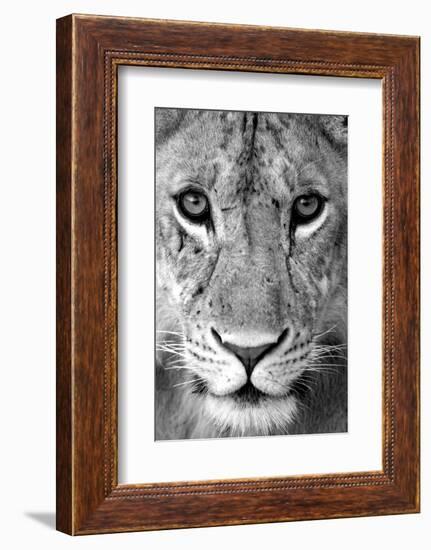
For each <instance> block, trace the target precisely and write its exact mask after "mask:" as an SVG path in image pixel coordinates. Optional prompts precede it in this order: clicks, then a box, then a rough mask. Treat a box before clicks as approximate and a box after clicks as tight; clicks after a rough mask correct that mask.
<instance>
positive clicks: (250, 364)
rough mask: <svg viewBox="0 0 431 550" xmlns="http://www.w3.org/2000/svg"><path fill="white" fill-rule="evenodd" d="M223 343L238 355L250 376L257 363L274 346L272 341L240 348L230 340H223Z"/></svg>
mask: <svg viewBox="0 0 431 550" xmlns="http://www.w3.org/2000/svg"><path fill="white" fill-rule="evenodd" d="M223 345H224V347H225V348H227V349H228V350H230V351H231V352H232V353H234V354H235V355H236V356H237V357H238V359H239V360H240V361H241V363H242V364H243V365H244V367H245V370H246V371H247V374H248V375H249V376H250V375H251V373H252V372H253V369H254V367H255V366H256V365H257V363H258V362H259V361H260V360H261V359H262V357H263V356H264V355H266V354H267V353H268V351H269V350H270V349H271V348H273V347H274V342H272V343H271V344H266V345H264V346H257V347H256V348H242V347H241V346H236V345H235V344H231V343H230V342H223Z"/></svg>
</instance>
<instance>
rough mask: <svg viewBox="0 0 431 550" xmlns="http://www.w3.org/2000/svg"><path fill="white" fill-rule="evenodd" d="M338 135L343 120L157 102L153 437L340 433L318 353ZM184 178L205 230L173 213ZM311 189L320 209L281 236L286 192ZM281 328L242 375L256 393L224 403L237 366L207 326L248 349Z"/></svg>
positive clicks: (325, 329) (334, 211)
mask: <svg viewBox="0 0 431 550" xmlns="http://www.w3.org/2000/svg"><path fill="white" fill-rule="evenodd" d="M346 132H347V129H346V119H345V117H330V116H316V115H290V114H283V115H276V114H267V113H239V112H223V111H197V110H179V109H157V111H156V146H157V150H156V204H157V210H156V259H157V296H156V304H157V311H156V321H157V330H158V333H157V338H158V343H159V348H158V352H157V365H156V438H157V439H182V438H198V437H221V436H240V435H268V434H284V433H318V432H337V431H345V430H346V429H347V372H346V359H345V353H343V354H342V353H341V352H340V349H341V348H339V347H337V348H327V349H328V350H330V349H334V350H335V349H336V350H337V352H334V354H331V353H330V352H329V351H328V352H327V353H325V348H322V350H323V351H322V354H323V355H322V354H321V355H320V357H318V358H317V350H318V349H320V346H322V345H325V344H331V345H337V346H339V345H345V344H346V340H347V324H346V314H347V304H346V301H347V138H346ZM190 182H192V183H193V185H198V186H200V187H202V188H203V189H204V190H205V192H206V194H207V196H208V197H209V199H210V203H211V213H212V219H213V222H212V223H213V227H212V228H211V229H207V230H205V229H203V228H195V227H192V226H189V225H187V224H185V223H183V221H182V220H181V219H180V217H179V216H178V214H177V213H176V212H175V201H174V197H175V195H176V193H178V190H180V189H182V188H183V187H184V186H185V185H188V184H189V183H190ZM315 188H317V190H318V191H319V192H321V193H322V194H324V195H325V196H327V197H328V201H327V206H326V207H325V208H327V210H326V211H325V212H326V214H325V215H326V217H325V218H324V219H323V221H322V222H319V223H321V225H319V226H318V227H316V228H313V230H312V232H311V233H310V229H307V228H305V230H302V229H301V228H299V229H298V230H297V232H296V233H295V234H291V232H290V229H289V228H290V227H291V226H290V212H291V206H292V202H293V200H294V198H295V197H296V196H298V194H301V193H305V192H307V191H309V190H313V189H315ZM301 231H302V233H301ZM307 231H308V232H309V233H307ZM286 327H287V334H288V335H290V336H288V337H286V343H285V347H284V348H283V350H282V351H283V353H281V350H280V353H279V354H278V355H277V354H276V353H275V352H274V357H272V358H268V359H266V360H262V361H261V363H262V365H260V364H259V365H258V366H256V368H255V371H254V373H253V376H254V377H255V381H256V383H257V384H260V388H259V389H261V388H265V392H267V393H268V395H269V397H268V399H265V400H263V401H262V400H261V401H260V402H259V403H257V404H256V406H254V407H253V406H251V405H248V404H246V405H244V404H241V405H238V406H236V405H235V403H236V402H233V401H232V399H231V397H230V394H231V392H232V391H236V389H237V388H239V387H240V386H241V385H242V384H244V373H243V370H244V369H243V367H242V365H241V364H240V362H239V361H238V360H237V359H236V358H235V357H233V356H232V354H230V355H229V353H228V352H226V350H223V349H221V348H220V346H217V343H216V342H215V340H214V339H213V338H212V336H211V331H210V329H211V328H215V329H216V330H217V332H218V333H219V334H220V335H221V337H222V338H227V339H230V338H233V337H235V338H243V341H244V342H246V345H247V346H250V345H256V346H257V345H260V343H259V339H264V338H265V337H266V336H265V335H276V334H280V333H282V332H283V330H284V329H286ZM300 346H304V349H305V350H306V353H307V354H308V355H307V357H306V359H304V360H302V359H300V358H299V355H298V353H299V352H298V349H299V348H300ZM334 355H335V357H334ZM342 355H344V356H342ZM282 357H287V358H286V359H281V358H282ZM313 359H314V360H313ZM329 362H330V363H331V369H330V371H328V370H327V367H326V366H325V367H324V366H323V365H322V368H320V369H319V370H317V369H318V368H319V367H318V365H320V364H324V365H327V364H328V363H329ZM184 367H188V368H187V369H185V368H184ZM190 369H193V370H190ZM196 376H197V377H198V378H201V379H202V380H201V381H200V382H199V381H197V382H193V380H194V379H195V378H194V377H196ZM202 388H203V389H202ZM288 390H289V391H288Z"/></svg>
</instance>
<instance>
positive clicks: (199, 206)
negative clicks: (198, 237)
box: [177, 189, 210, 223]
mask: <svg viewBox="0 0 431 550" xmlns="http://www.w3.org/2000/svg"><path fill="white" fill-rule="evenodd" d="M177 204H178V209H179V211H180V212H181V214H182V215H183V216H184V217H185V218H188V219H189V220H190V221H192V222H195V223H202V222H204V221H205V220H207V219H208V218H209V213H210V209H209V201H208V198H207V197H206V195H204V193H202V192H200V191H196V190H194V189H188V190H186V191H183V192H182V193H180V195H178V197H177Z"/></svg>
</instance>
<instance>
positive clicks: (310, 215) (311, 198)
mask: <svg viewBox="0 0 431 550" xmlns="http://www.w3.org/2000/svg"><path fill="white" fill-rule="evenodd" d="M323 202H324V199H323V198H322V197H321V196H320V195H317V194H311V195H301V196H300V197H298V198H297V199H296V200H295V202H294V203H293V212H292V215H293V220H294V222H295V223H296V224H297V225H298V224H301V223H308V222H311V220H313V219H314V218H317V216H318V215H319V214H320V212H321V210H322V206H323Z"/></svg>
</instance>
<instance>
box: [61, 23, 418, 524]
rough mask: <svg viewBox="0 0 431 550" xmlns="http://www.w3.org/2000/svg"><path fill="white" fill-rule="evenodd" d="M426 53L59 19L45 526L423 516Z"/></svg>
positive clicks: (273, 33) (281, 34)
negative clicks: (53, 367) (53, 338)
mask: <svg viewBox="0 0 431 550" xmlns="http://www.w3.org/2000/svg"><path fill="white" fill-rule="evenodd" d="M418 101H419V39H418V38H417V37H408V36H389V35H376V34H357V33H343V32H332V31H307V30H297V29H288V28H269V27H255V26H238V25H224V24H212V23H211V24H210V23H191V22H180V21H157V20H146V19H131V18H116V17H99V16H89V15H71V16H67V17H64V18H62V19H59V20H58V21H57V528H58V529H59V530H61V531H63V532H66V533H69V534H90V533H104V532H118V531H137V530H150V529H168V528H179V527H198V526H211V525H228V524H230V525H232V524H244V523H262V522H274V521H291V520H304V519H318V518H337V517H347V516H364V515H379V514H398V513H413V512H418V511H419V336H418V334H419V103H418Z"/></svg>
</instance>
